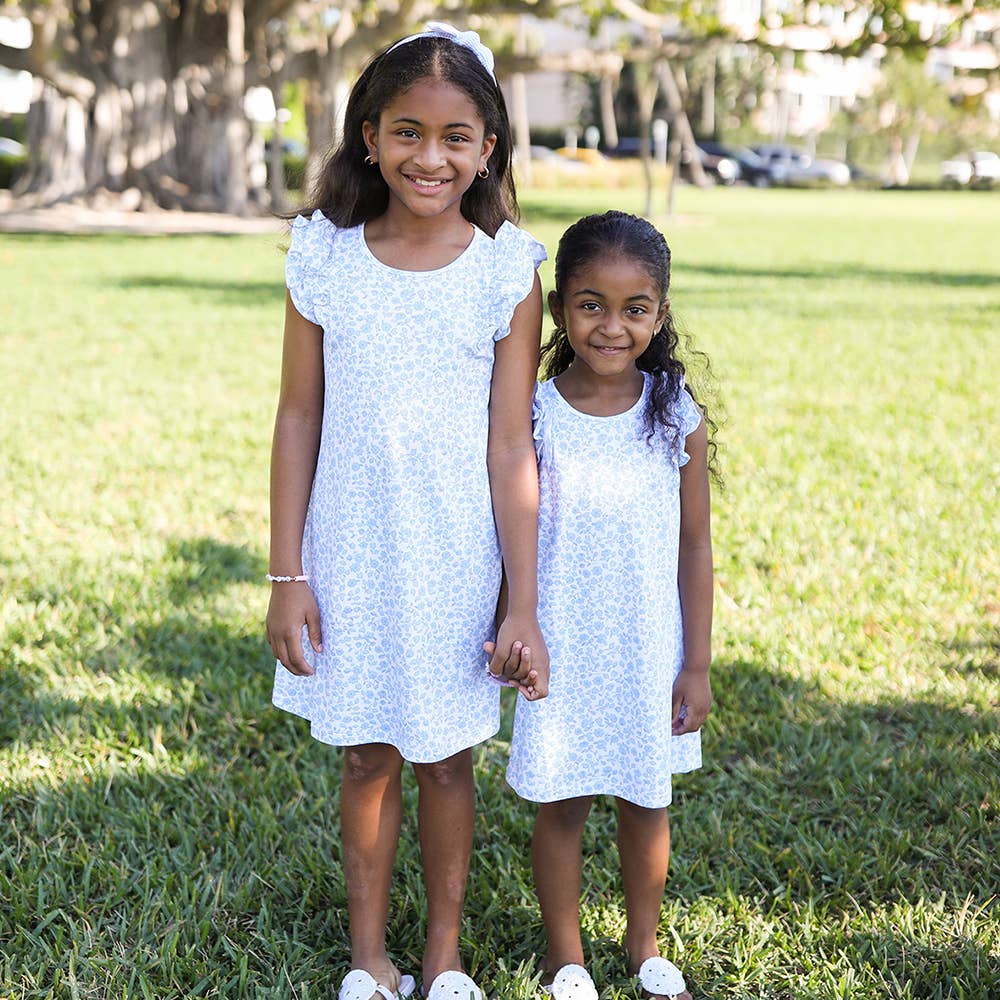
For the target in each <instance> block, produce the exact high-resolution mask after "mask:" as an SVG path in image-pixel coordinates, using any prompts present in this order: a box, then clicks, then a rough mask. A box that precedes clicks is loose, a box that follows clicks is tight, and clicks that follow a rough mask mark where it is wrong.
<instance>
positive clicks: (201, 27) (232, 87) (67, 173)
mask: <svg viewBox="0 0 1000 1000" xmlns="http://www.w3.org/2000/svg"><path fill="white" fill-rule="evenodd" d="M246 2H247V0H230V3H229V5H228V6H227V7H226V8H225V10H220V9H219V8H218V7H217V6H216V5H208V4H204V3H195V2H193V0H170V2H168V0H147V2H144V3H142V4H136V3H131V2H126V0H105V2H104V3H101V4H96V3H89V4H83V3H80V4H76V3H74V4H73V5H72V8H70V7H69V6H68V5H66V4H62V5H60V3H58V2H51V3H48V4H46V5H39V6H38V7H37V8H36V9H35V13H36V15H37V17H36V30H35V38H34V40H33V42H32V47H31V49H30V50H28V51H27V53H26V54H25V59H26V65H25V66H23V67H21V66H19V67H17V68H28V69H29V70H30V71H31V72H32V73H34V74H35V76H36V77H37V78H40V79H42V80H46V81H47V83H46V84H45V85H41V84H39V86H38V87H37V88H36V93H35V97H34V100H33V103H32V106H31V109H30V111H29V114H28V132H29V137H28V138H29V143H28V145H29V150H30V154H29V155H30V159H29V164H28V167H27V169H26V170H25V172H24V174H23V175H22V178H21V180H20V182H19V183H18V186H17V188H16V191H15V195H16V196H18V197H21V198H24V199H25V200H27V201H29V202H32V203H45V202H48V203H51V202H55V201H59V200H65V199H68V198H77V197H95V196H100V195H102V194H104V193H106V192H109V191H110V192H122V191H125V190H127V189H129V188H132V189H135V191H133V193H132V194H131V195H130V197H129V198H128V199H126V201H127V203H128V204H129V205H131V206H135V205H137V204H138V202H139V201H142V202H144V203H147V204H159V205H161V206H164V207H180V208H193V209H203V210H214V211H223V210H226V209H228V210H232V211H244V210H245V207H246V204H247V196H248V179H247V160H246V156H247V136H248V128H247V122H246V117H245V113H244V110H243V93H244V90H245V82H246V81H245V66H244V64H245V53H244V41H243V35H244V32H243V30H242V28H243V17H244V4H245V3H246Z"/></svg>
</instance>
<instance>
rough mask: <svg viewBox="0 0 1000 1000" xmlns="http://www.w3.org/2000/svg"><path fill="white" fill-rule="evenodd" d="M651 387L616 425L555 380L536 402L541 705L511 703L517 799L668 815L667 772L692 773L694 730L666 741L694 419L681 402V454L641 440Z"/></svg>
mask: <svg viewBox="0 0 1000 1000" xmlns="http://www.w3.org/2000/svg"><path fill="white" fill-rule="evenodd" d="M649 381H650V380H649V377H648V376H646V381H645V385H644V387H643V391H642V393H641V394H640V397H639V399H638V400H637V401H636V403H635V405H634V406H633V407H632V408H631V409H629V410H627V411H626V412H624V413H619V414H617V415H615V416H611V417H595V416H591V415H589V414H586V413H582V412H580V411H579V410H577V409H575V408H574V407H572V406H571V405H570V404H569V403H568V402H566V400H565V399H564V398H563V397H562V396H561V395H560V393H559V390H558V389H557V388H556V384H555V381H554V380H550V381H548V382H543V383H541V384H540V385H539V386H538V388H537V391H536V393H535V447H536V450H537V452H538V468H539V481H540V489H541V495H540V513H539V529H538V548H539V552H538V586H539V609H538V618H539V624H540V625H541V628H542V634H543V635H544V636H545V640H546V644H547V645H548V649H549V655H550V659H551V679H550V684H549V695H548V697H547V698H545V699H544V700H542V701H537V702H528V701H526V700H524V699H522V698H518V700H517V711H516V714H515V717H514V737H513V743H512V746H511V756H510V763H509V765H508V768H507V780H508V781H509V783H510V784H511V786H512V787H513V788H514V790H515V791H516V792H517V793H518V794H519V795H521V796H522V797H523V798H526V799H531V800H532V801H535V802H554V801H558V800H560V799H568V798H575V797H577V796H582V795H616V796H619V797H621V798H623V799H626V800H628V801H630V802H634V803H636V804H637V805H640V806H646V807H648V808H659V807H662V806H666V805H669V803H670V799H671V774H674V773H678V772H682V771H691V770H694V769H695V768H698V767H700V766H701V733H700V732H696V733H686V734H684V735H683V736H673V735H672V734H671V731H670V730H671V715H672V712H673V705H672V690H673V682H674V678H675V677H676V676H677V674H678V673H679V672H680V669H681V666H682V662H683V652H684V645H683V634H682V623H681V604H680V594H679V590H678V586H677V554H678V546H679V538H680V534H679V533H680V468H681V466H682V465H684V464H685V463H686V462H687V461H688V455H687V453H686V452H685V451H684V450H683V445H684V438H686V437H687V435H688V434H690V433H691V432H692V431H693V430H694V429H695V428H696V427H697V426H698V424H699V422H700V421H701V414H700V413H699V412H698V409H697V407H696V406H695V405H694V402H693V401H692V399H691V397H690V396H689V395H688V393H687V392H685V391H681V392H680V393H679V394H678V398H677V401H676V403H675V407H674V420H675V422H676V423H677V424H678V425H679V427H680V443H679V444H678V446H677V447H675V448H671V447H670V446H669V445H668V444H667V443H666V441H665V440H664V439H662V438H657V439H654V443H653V446H652V447H651V446H650V445H649V444H648V443H647V441H646V434H645V431H644V429H643V420H642V412H643V409H644V407H645V402H646V395H647V393H648V391H649Z"/></svg>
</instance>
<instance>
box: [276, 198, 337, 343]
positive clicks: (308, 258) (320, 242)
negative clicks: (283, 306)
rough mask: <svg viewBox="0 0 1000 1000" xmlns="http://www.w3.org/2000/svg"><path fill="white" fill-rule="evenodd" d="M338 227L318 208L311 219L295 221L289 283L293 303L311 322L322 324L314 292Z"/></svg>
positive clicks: (287, 260) (288, 261)
mask: <svg viewBox="0 0 1000 1000" xmlns="http://www.w3.org/2000/svg"><path fill="white" fill-rule="evenodd" d="M336 232H337V227H336V226H335V225H334V224H333V223H332V222H331V221H330V220H329V219H328V218H327V217H326V216H325V215H324V214H323V213H322V212H321V211H320V210H319V209H316V211H315V212H313V214H312V216H311V217H310V218H308V219H307V218H306V217H305V216H303V215H297V216H295V218H294V219H293V220H292V242H291V245H290V246H289V248H288V256H287V257H286V258H285V284H286V285H287V286H288V292H289V294H290V295H291V297H292V304H293V305H294V306H295V308H296V309H297V310H298V311H299V312H300V313H301V314H302V316H304V317H305V318H306V319H307V320H309V322H310V323H316V324H317V325H320V323H319V320H318V319H317V317H316V306H315V302H314V300H313V293H314V291H315V285H316V281H317V274H318V272H319V271H320V269H321V268H322V267H323V265H324V264H325V263H326V261H327V258H328V257H329V256H330V251H331V250H332V248H333V238H334V235H335V234H336Z"/></svg>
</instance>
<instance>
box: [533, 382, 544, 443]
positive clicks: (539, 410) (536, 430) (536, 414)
mask: <svg viewBox="0 0 1000 1000" xmlns="http://www.w3.org/2000/svg"><path fill="white" fill-rule="evenodd" d="M541 394H542V383H541V382H536V383H535V394H534V396H533V397H532V399H531V436H532V437H533V438H534V439H535V457H536V458H537V459H538V461H539V462H541V460H542V451H543V449H544V447H545V436H546V435H545V431H546V425H545V407H544V406H543V405H542V401H541V398H540V397H541Z"/></svg>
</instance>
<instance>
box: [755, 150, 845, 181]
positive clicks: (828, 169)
mask: <svg viewBox="0 0 1000 1000" xmlns="http://www.w3.org/2000/svg"><path fill="white" fill-rule="evenodd" d="M753 151H754V152H755V153H756V154H757V155H758V156H759V157H760V158H761V159H762V160H764V162H765V163H766V164H767V167H768V170H769V171H770V174H771V180H772V181H773V182H774V183H775V184H788V185H791V186H793V187H804V186H807V185H810V184H833V185H835V186H836V187H844V186H845V185H847V184H850V182H851V168H850V167H849V166H848V165H847V164H846V163H842V162H841V161H840V160H823V159H819V160H817V159H814V158H813V157H812V156H810V155H809V154H808V153H806V152H805V151H803V150H801V149H792V148H791V147H789V146H777V145H769V144H764V145H760V146H754V147H753Z"/></svg>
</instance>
